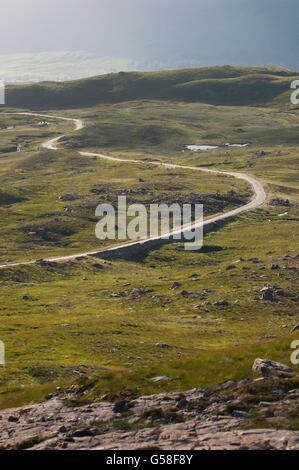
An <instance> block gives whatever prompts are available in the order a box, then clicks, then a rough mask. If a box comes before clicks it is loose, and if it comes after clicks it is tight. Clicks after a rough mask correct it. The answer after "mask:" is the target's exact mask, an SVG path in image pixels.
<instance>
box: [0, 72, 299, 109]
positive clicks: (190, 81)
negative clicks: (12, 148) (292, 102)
mask: <svg viewBox="0 0 299 470" xmlns="http://www.w3.org/2000/svg"><path fill="white" fill-rule="evenodd" d="M296 78H298V74H296V72H293V71H291V70H287V69H283V68H280V67H232V66H218V67H202V68H196V69H185V70H170V71H161V72H119V73H111V74H107V75H101V76H97V77H92V78H87V79H81V80H74V81H68V82H40V83H37V84H25V85H18V86H17V85H9V86H8V87H7V97H6V104H7V106H8V107H14V108H30V109H39V110H42V109H68V108H82V107H89V106H93V105H95V104H101V103H105V104H107V103H118V102H125V101H134V100H161V101H183V102H202V103H206V104H212V105H224V106H225V105H230V106H274V105H280V104H282V103H283V102H286V101H285V95H286V93H289V92H290V84H291V82H292V80H295V79H296ZM288 101H289V100H287V102H288Z"/></svg>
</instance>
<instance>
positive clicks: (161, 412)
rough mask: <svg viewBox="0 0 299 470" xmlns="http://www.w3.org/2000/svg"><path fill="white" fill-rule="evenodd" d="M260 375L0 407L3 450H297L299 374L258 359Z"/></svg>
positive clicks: (69, 394)
mask: <svg viewBox="0 0 299 470" xmlns="http://www.w3.org/2000/svg"><path fill="white" fill-rule="evenodd" d="M254 370H255V371H258V372H260V373H261V374H262V376H261V377H260V378H258V379H254V380H241V381H239V382H234V381H228V382H225V383H223V384H221V385H220V386H219V387H218V388H217V389H216V390H213V391H212V390H208V389H206V390H198V389H193V390H189V391H187V392H184V393H161V394H157V395H151V396H143V397H139V398H137V399H134V400H131V401H122V402H118V403H109V402H101V403H92V404H88V405H84V406H74V402H75V401H74V399H75V397H74V392H73V391H72V390H69V391H63V390H57V393H56V394H54V396H52V397H51V398H50V399H49V400H48V401H46V402H44V403H42V404H36V405H31V406H24V407H22V408H17V409H9V410H4V411H0V448H1V449H7V450H10V449H31V450H48V449H54V450H58V449H68V450H72V449H75V450H77V449H83V450H84V449H94V450H140V449H144V450H158V449H161V450H170V449H171V450H174V449H176V450H210V449H219V450H220V449H227V450H239V449H250V450H269V449H273V450H274V449H276V450H295V449H299V431H292V430H288V429H290V428H292V429H298V409H299V406H298V405H299V388H298V384H299V376H298V375H296V374H295V373H294V371H292V370H291V369H290V368H288V367H287V366H284V365H282V364H279V363H274V362H272V361H266V360H262V359H258V360H256V361H255V363H254Z"/></svg>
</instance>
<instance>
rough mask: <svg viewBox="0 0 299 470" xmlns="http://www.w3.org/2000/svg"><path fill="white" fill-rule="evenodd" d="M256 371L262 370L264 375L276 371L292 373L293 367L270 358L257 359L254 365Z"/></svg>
mask: <svg viewBox="0 0 299 470" xmlns="http://www.w3.org/2000/svg"><path fill="white" fill-rule="evenodd" d="M252 369H253V370H254V371H255V372H261V373H262V374H263V375H268V374H273V373H274V374H275V373H291V372H292V369H291V367H288V366H286V365H285V364H281V363H280V362H275V361H270V360H269V359H260V358H258V359H256V360H255V361H254V364H253V366H252Z"/></svg>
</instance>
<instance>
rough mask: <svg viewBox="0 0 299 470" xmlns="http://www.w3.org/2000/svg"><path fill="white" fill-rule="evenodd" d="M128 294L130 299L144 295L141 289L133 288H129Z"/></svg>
mask: <svg viewBox="0 0 299 470" xmlns="http://www.w3.org/2000/svg"><path fill="white" fill-rule="evenodd" d="M130 295H131V298H132V299H137V298H138V297H141V296H142V295H144V292H143V290H141V289H137V288H134V289H132V290H131V292H130Z"/></svg>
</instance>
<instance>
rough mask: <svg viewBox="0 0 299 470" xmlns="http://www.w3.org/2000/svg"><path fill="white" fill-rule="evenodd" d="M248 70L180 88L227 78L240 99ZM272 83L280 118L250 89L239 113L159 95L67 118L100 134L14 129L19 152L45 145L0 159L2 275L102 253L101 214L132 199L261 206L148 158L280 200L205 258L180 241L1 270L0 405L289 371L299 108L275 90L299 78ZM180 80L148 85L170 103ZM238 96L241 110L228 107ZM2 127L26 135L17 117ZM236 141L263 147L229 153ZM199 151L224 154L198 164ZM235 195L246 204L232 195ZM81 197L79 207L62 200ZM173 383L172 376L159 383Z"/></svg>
mask: <svg viewBox="0 0 299 470" xmlns="http://www.w3.org/2000/svg"><path fill="white" fill-rule="evenodd" d="M229 71H231V73H230V75H229ZM242 71H243V69H234V68H223V69H222V71H221V69H220V68H216V69H209V73H210V75H209V76H207V73H208V71H207V70H206V71H205V70H201V71H194V72H192V71H183V72H177V73H174V77H177V81H176V82H175V80H174V78H172V80H173V83H174V85H173V86H174V87H175V86H176V87H178V88H180V86H179V85H178V80H179V79H178V77H179V76H180V77H183V78H184V80H185V81H188V80H189V81H190V80H191V81H192V80H195V79H196V76H197V77H198V74H199V73H201V74H202V75H201V79H200V80H207V79H209V80H211V79H213V80H220V81H221V83H224V84H225V87H226V88H225V89H230V88H229V87H230V86H231V81H232V80H237V81H238V80H239V81H242V80H245V77H243V75H244V74H243V75H242V73H241V72H242ZM251 71H252V70H251ZM247 72H248V70H247ZM253 72H254V74H255V75H259V73H258V72H260V70H259V69H258V70H254V71H252V73H253ZM188 73H189V75H190V76H188V77H187V74H188ZM273 73H274V72H273V69H263V70H262V75H263V77H268V76H269V77H271V79H270V80H268V79H267V80H266V79H265V80H264V78H263V79H261V77H260V76H258V77H256V78H255V82H254V84H255V86H259V84H261V90H262V91H261V96H263V97H265V96H267V97H268V98H267V104H266V105H265V100H263V99H261V98H259V100H258V99H257V98H256V101H255V102H254V103H253V99H252V98H250V96H248V93H247V97H246V96H245V97H244V96H243V94H242V93H243V92H242V93H240V94H238V96H239V102H238V105H236V106H229V105H228V104H229V103H225V102H224V101H222V102H220V103H214V104H210V102H209V104H207V103H206V101H207V100H204V99H203V101H205V103H201V102H196V103H193V102H190V101H191V100H189V99H187V98H186V97H185V100H183V99H182V98H181V97H180V95H179V94H178V95H177V97H176V99H175V100H174V99H171V98H168V99H165V98H163V99H161V96H159V97H158V96H157V94H156V95H155V96H153V94H152V95H151V96H149V95H148V96H147V97H146V100H145V97H144V96H142V97H141V98H142V99H140V100H139V99H138V97H136V96H135V97H134V100H133V101H128V100H131V99H132V97H128V96H127V95H122V96H123V99H121V98H120V97H119V95H118V94H117V93H116V92H115V95H113V96H114V98H113V100H112V98H111V101H113V103H112V104H109V103H110V102H109V103H99V102H97V103H96V104H95V105H94V106H93V107H90V108H89V107H88V105H89V104H90V103H89V102H88V101H86V102H85V103H84V104H83V102H82V108H81V109H76V110H69V109H64V110H63V111H61V110H60V111H59V113H58V114H61V115H65V116H72V117H82V118H84V119H85V121H86V127H85V128H84V129H83V130H82V131H79V132H78V133H77V134H72V132H71V130H70V125H69V124H62V125H61V123H56V124H55V123H54V122H53V124H51V126H49V127H46V128H43V129H42V130H41V129H39V130H38V131H39V134H38V132H37V130H36V127H35V125H36V124H35V123H36V122H38V120H34V119H32V120H28V118H26V119H24V118H21V119H20V120H18V124H16V122H15V123H14V124H13V125H14V126H15V128H14V129H12V130H11V131H10V132H11V134H10V135H7V133H8V131H7V130H5V129H4V130H1V131H0V133H1V132H3V135H5V139H7V142H6V143H7V144H9V143H10V142H13V141H15V140H16V138H17V137H18V136H20V134H24V131H23V130H22V129H23V127H24V128H25V127H26V135H28V136H30V137H28V142H27V148H25V149H24V150H22V149H21V151H20V152H12V153H7V152H5V151H1V153H0V171H1V180H2V186H1V192H0V198H1V205H0V211H1V215H2V217H1V225H0V234H1V247H0V249H1V251H0V256H1V261H2V262H3V261H4V262H5V261H7V260H8V259H13V260H22V259H32V258H40V257H47V256H53V255H54V254H64V253H65V254H68V253H73V252H78V250H79V251H80V250H81V249H83V250H85V249H89V248H92V249H94V248H96V247H97V246H101V242H99V241H98V240H97V239H96V238H95V236H94V225H95V222H96V220H95V218H94V208H95V206H96V205H97V204H98V203H99V202H104V201H108V202H113V203H114V202H115V201H116V198H117V195H118V194H120V193H126V191H128V190H131V189H133V190H134V191H131V192H129V193H128V201H129V203H132V202H145V203H146V204H148V203H150V202H151V201H152V200H153V199H157V198H158V199H159V198H160V199H161V198H162V199H163V198H164V199H165V198H167V200H168V201H176V200H177V198H178V195H179V197H180V198H181V197H184V198H185V197H186V198H188V196H189V194H190V193H194V194H200V195H202V196H205V197H206V204H205V211H206V214H211V213H213V212H214V213H215V212H219V211H221V210H226V209H227V208H228V207H233V206H234V205H238V201H239V202H240V201H244V200H246V199H248V198H249V197H250V190H249V188H248V187H247V186H246V185H245V184H243V183H242V182H239V181H237V180H233V179H231V178H227V177H226V178H225V177H215V176H214V177H210V176H209V177H207V175H205V174H203V175H201V174H200V173H199V174H197V173H196V175H194V174H193V173H192V172H189V171H181V170H175V171H173V170H171V171H169V170H163V171H162V170H161V169H158V168H155V167H153V168H152V167H150V166H149V165H147V163H146V161H147V159H149V158H150V159H151V160H152V159H155V160H161V161H171V162H176V163H182V164H188V165H193V166H201V165H202V166H211V167H212V168H217V169H224V170H225V169H229V170H231V169H235V170H237V171H243V172H247V173H250V174H252V175H255V176H257V177H258V178H259V179H260V180H261V181H263V183H264V185H265V187H266V189H267V193H268V201H267V204H265V206H264V207H262V208H260V209H258V210H255V211H252V212H249V213H246V214H243V215H241V216H239V217H238V218H236V219H235V220H234V221H231V222H229V223H227V224H226V225H224V226H223V227H221V228H220V229H218V230H217V231H216V230H215V231H214V232H210V233H209V234H207V235H206V238H205V243H204V248H203V249H202V250H201V251H200V252H185V251H184V249H183V246H182V245H181V244H179V243H175V244H170V245H166V246H163V247H160V248H157V249H155V250H153V251H151V252H149V253H147V254H144V255H143V256H140V257H139V258H138V259H131V260H130V261H124V260H113V261H111V262H110V261H104V260H100V259H98V258H87V259H84V260H75V261H72V262H68V263H50V264H45V265H43V266H41V265H33V266H27V267H25V266H24V267H17V268H10V269H5V270H1V271H0V280H1V286H0V291H1V306H0V307H1V308H0V318H1V321H0V339H1V340H2V341H4V342H5V345H6V356H7V365H6V367H5V368H3V369H1V370H0V406H1V407H7V406H15V405H19V404H22V403H28V402H31V401H34V400H40V399H42V398H43V397H44V396H45V395H46V394H47V393H49V392H50V391H52V390H54V389H55V387H56V386H57V385H60V386H65V387H68V386H70V385H71V384H73V383H75V385H74V386H75V387H82V391H84V393H82V399H99V398H104V397H112V398H113V397H119V396H125V395H129V394H131V395H132V394H133V395H136V394H141V393H147V392H153V393H154V392H157V391H161V390H177V389H180V390H183V389H186V388H192V387H195V386H196V387H197V386H207V385H213V384H216V383H219V382H221V381H223V380H226V379H229V378H242V377H250V376H251V374H252V373H251V365H252V362H253V360H254V359H255V358H256V357H258V356H261V357H268V358H271V359H274V360H280V361H282V362H284V363H287V364H290V362H289V361H290V354H291V349H290V344H291V341H292V340H294V339H298V334H297V332H298V331H297V332H294V333H292V334H291V333H290V330H291V328H292V327H293V326H294V325H295V324H296V323H298V297H297V288H298V286H297V270H296V262H297V260H298V235H297V234H298V229H297V226H298V194H299V187H298V178H297V168H298V144H299V142H298V140H299V132H298V122H299V112H298V108H296V107H294V106H292V105H291V104H289V92H288V93H287V92H286V91H282V94H274V92H273V89H275V90H277V89H279V90H280V88H279V87H280V86H282V85H281V84H282V83H283V84H284V85H283V87H286V84H287V83H288V84H289V83H290V81H291V79H290V77H291V76H293V73H291V72H289V71H283V70H280V69H279V70H276V71H275V76H276V78H273V77H272V75H273ZM192 74H193V75H192ZM203 74H206V75H205V77H204V75H203ZM211 74H213V77H211ZM126 75H127V82H128V83H130V79H129V75H128V74H124V75H122V74H120V77H119V78H118V76H113V83H115V82H117V80H119V81H121V80H124V78H125V76H126ZM191 75H192V76H191ZM170 76H171V73H170V72H169V73H168V72H167V73H165V75H164V74H162V73H161V74H152V75H151V74H144V77H148V78H147V80H149V79H151V80H154V82H155V83H158V82H159V81H160V87H161V90H162V91H163V93H164V81H163V80H166V78H167V80H169V79H170ZM143 79H145V78H140V80H143ZM187 79H188V80H187ZM197 79H198V78H197ZM101 80H104V81H105V80H106V82H107V81H108V78H107V77H106V78H96V79H94V80H91V81H90V90H91V91H93V92H94V89H93V87H95V89H100V88H99V81H101ZM180 80H181V79H180ZM246 80H247V78H246ZM88 82H89V81H86V82H85V81H82V82H81V81H80V82H72V83H71V84H66V85H65V88H63V85H62V84H58V85H55V87H57V89H58V90H64V91H65V90H67V93H68V87H72V86H75V85H74V83H75V84H77V85H78V86H79V85H80V87H83V84H84V87H85V88H88V87H87V83H88ZM161 82H162V83H161ZM273 83H274V85H273ZM96 84H97V85H96ZM279 84H280V85H279ZM77 85H76V86H77ZM110 85H111V84H110ZM38 86H40V87H41V89H42V90H44V88H45V87H50V85H47V84H41V85H38ZM168 86H169V83H168ZM200 86H202V85H200ZM51 87H54V85H51ZM51 87H50V88H51ZM84 87H83V88H84ZM97 87H98V88H97ZM115 87H116V85H115ZM264 87H265V89H266V91H265V89H264ZM268 87H269V89H268ZM85 88H84V89H85ZM287 88H289V86H288V87H287ZM28 89H30V87H28ZM131 89H133V85H132V87H131ZM134 89H135V88H134ZM165 89H166V87H165ZM233 89H234V90H235V93H237V90H238V88H235V87H234V88H233ZM161 90H160V92H161V93H162V91H161ZM250 90H252V87H251V88H250ZM280 91H281V90H280ZM172 92H173V91H172ZM14 93H19V97H23V98H24V101H23V102H22V103H23V105H22V106H23V107H24V104H25V98H26V97H27V95H26V93H27V92H26V93H25V92H24V90H23V89H22V87H21V88H19V89H17V88H16V89H15V91H14ZM28 93H29V92H28ZM57 93H59V91H57ZM61 93H62V91H61ZM119 93H120V92H119ZM169 93H170V91H169ZM274 95H275V96H274ZM55 96H56V95H55ZM76 96H81V95H80V94H79V95H76ZM95 96H97V95H95ZM190 96H191V95H190ZM193 96H194V95H193ZM196 96H197V97H198V95H196ZM205 96H207V94H205ZM223 96H227V98H226V99H227V100H228V97H229V94H228V95H226V94H225V93H224V95H223ZM49 97H50V98H51V99H52V98H53V94H51V93H50V92H49ZM50 98H49V99H50ZM26 99H27V98H26ZM80 99H81V98H80ZM82 99H83V98H82ZM223 99H224V98H223ZM117 100H118V101H119V102H116V101H117ZM95 101H96V100H95ZM198 101H200V100H199V99H198ZM41 103H46V102H45V101H43V102H41ZM223 104H225V105H226V106H223ZM230 104H234V103H232V102H230ZM247 104H250V106H247ZM253 104H254V105H253ZM47 105H48V104H47ZM77 105H79V103H78V104H77ZM27 106H28V108H29V107H30V106H29V104H27ZM41 106H44V104H42V105H41ZM80 106H81V104H80ZM49 107H51V106H49ZM56 108H58V106H57V104H56ZM65 108H67V106H65ZM43 109H44V110H45V109H46V105H45V108H43ZM51 113H53V114H55V111H53V110H52V111H51ZM0 118H1V123H5V124H7V126H8V125H9V124H10V123H11V121H10V120H11V119H12V118H11V117H9V118H8V117H7V116H6V117H4V116H1V115H0ZM19 126H20V127H19ZM62 126H64V127H63V132H65V133H66V137H65V139H64V146H63V150H61V151H58V152H40V151H39V150H38V146H39V142H41V141H42V140H43V139H44V137H45V135H56V134H55V132H56V133H57V131H58V132H61V131H62ZM21 128H22V129H21ZM228 142H230V143H249V144H250V145H248V147H243V148H235V147H228V146H225V145H224V144H225V143H228ZM187 144H195V145H202V144H207V145H219V148H218V149H215V150H211V151H198V152H192V151H188V150H187V149H186V147H185V146H186V145H187ZM79 148H80V149H88V150H91V151H92V150H97V151H99V152H103V153H104V152H105V153H108V154H109V155H111V156H118V157H125V158H136V159H140V160H143V163H140V164H138V165H136V164H132V165H131V164H130V165H125V164H120V163H116V162H115V163H112V162H108V161H104V160H100V159H93V158H83V157H80V156H79V155H77V154H76V152H75V151H74V149H79ZM142 188H144V189H142ZM231 189H233V190H234V191H235V192H236V195H235V200H232V199H229V198H227V195H228V193H229V191H230V190H231ZM94 190H96V191H94ZM91 191H93V192H91ZM67 194H71V195H73V196H74V199H72V200H66V201H64V200H62V199H59V197H61V196H64V195H67ZM286 200H288V201H289V202H286ZM296 250H297V251H296ZM174 282H176V283H178V284H177V285H176V286H173V284H174ZM268 284H269V285H271V286H272V287H273V292H274V300H273V301H265V300H261V293H260V290H261V288H262V287H263V286H265V285H268ZM174 287H176V288H174ZM134 289H138V291H134ZM219 301H220V303H219ZM157 343H166V344H167V345H168V347H165V348H161V347H159V346H157ZM164 375H165V376H167V377H168V379H166V380H164V381H161V382H158V383H153V382H151V380H150V379H151V378H152V377H155V376H164Z"/></svg>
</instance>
